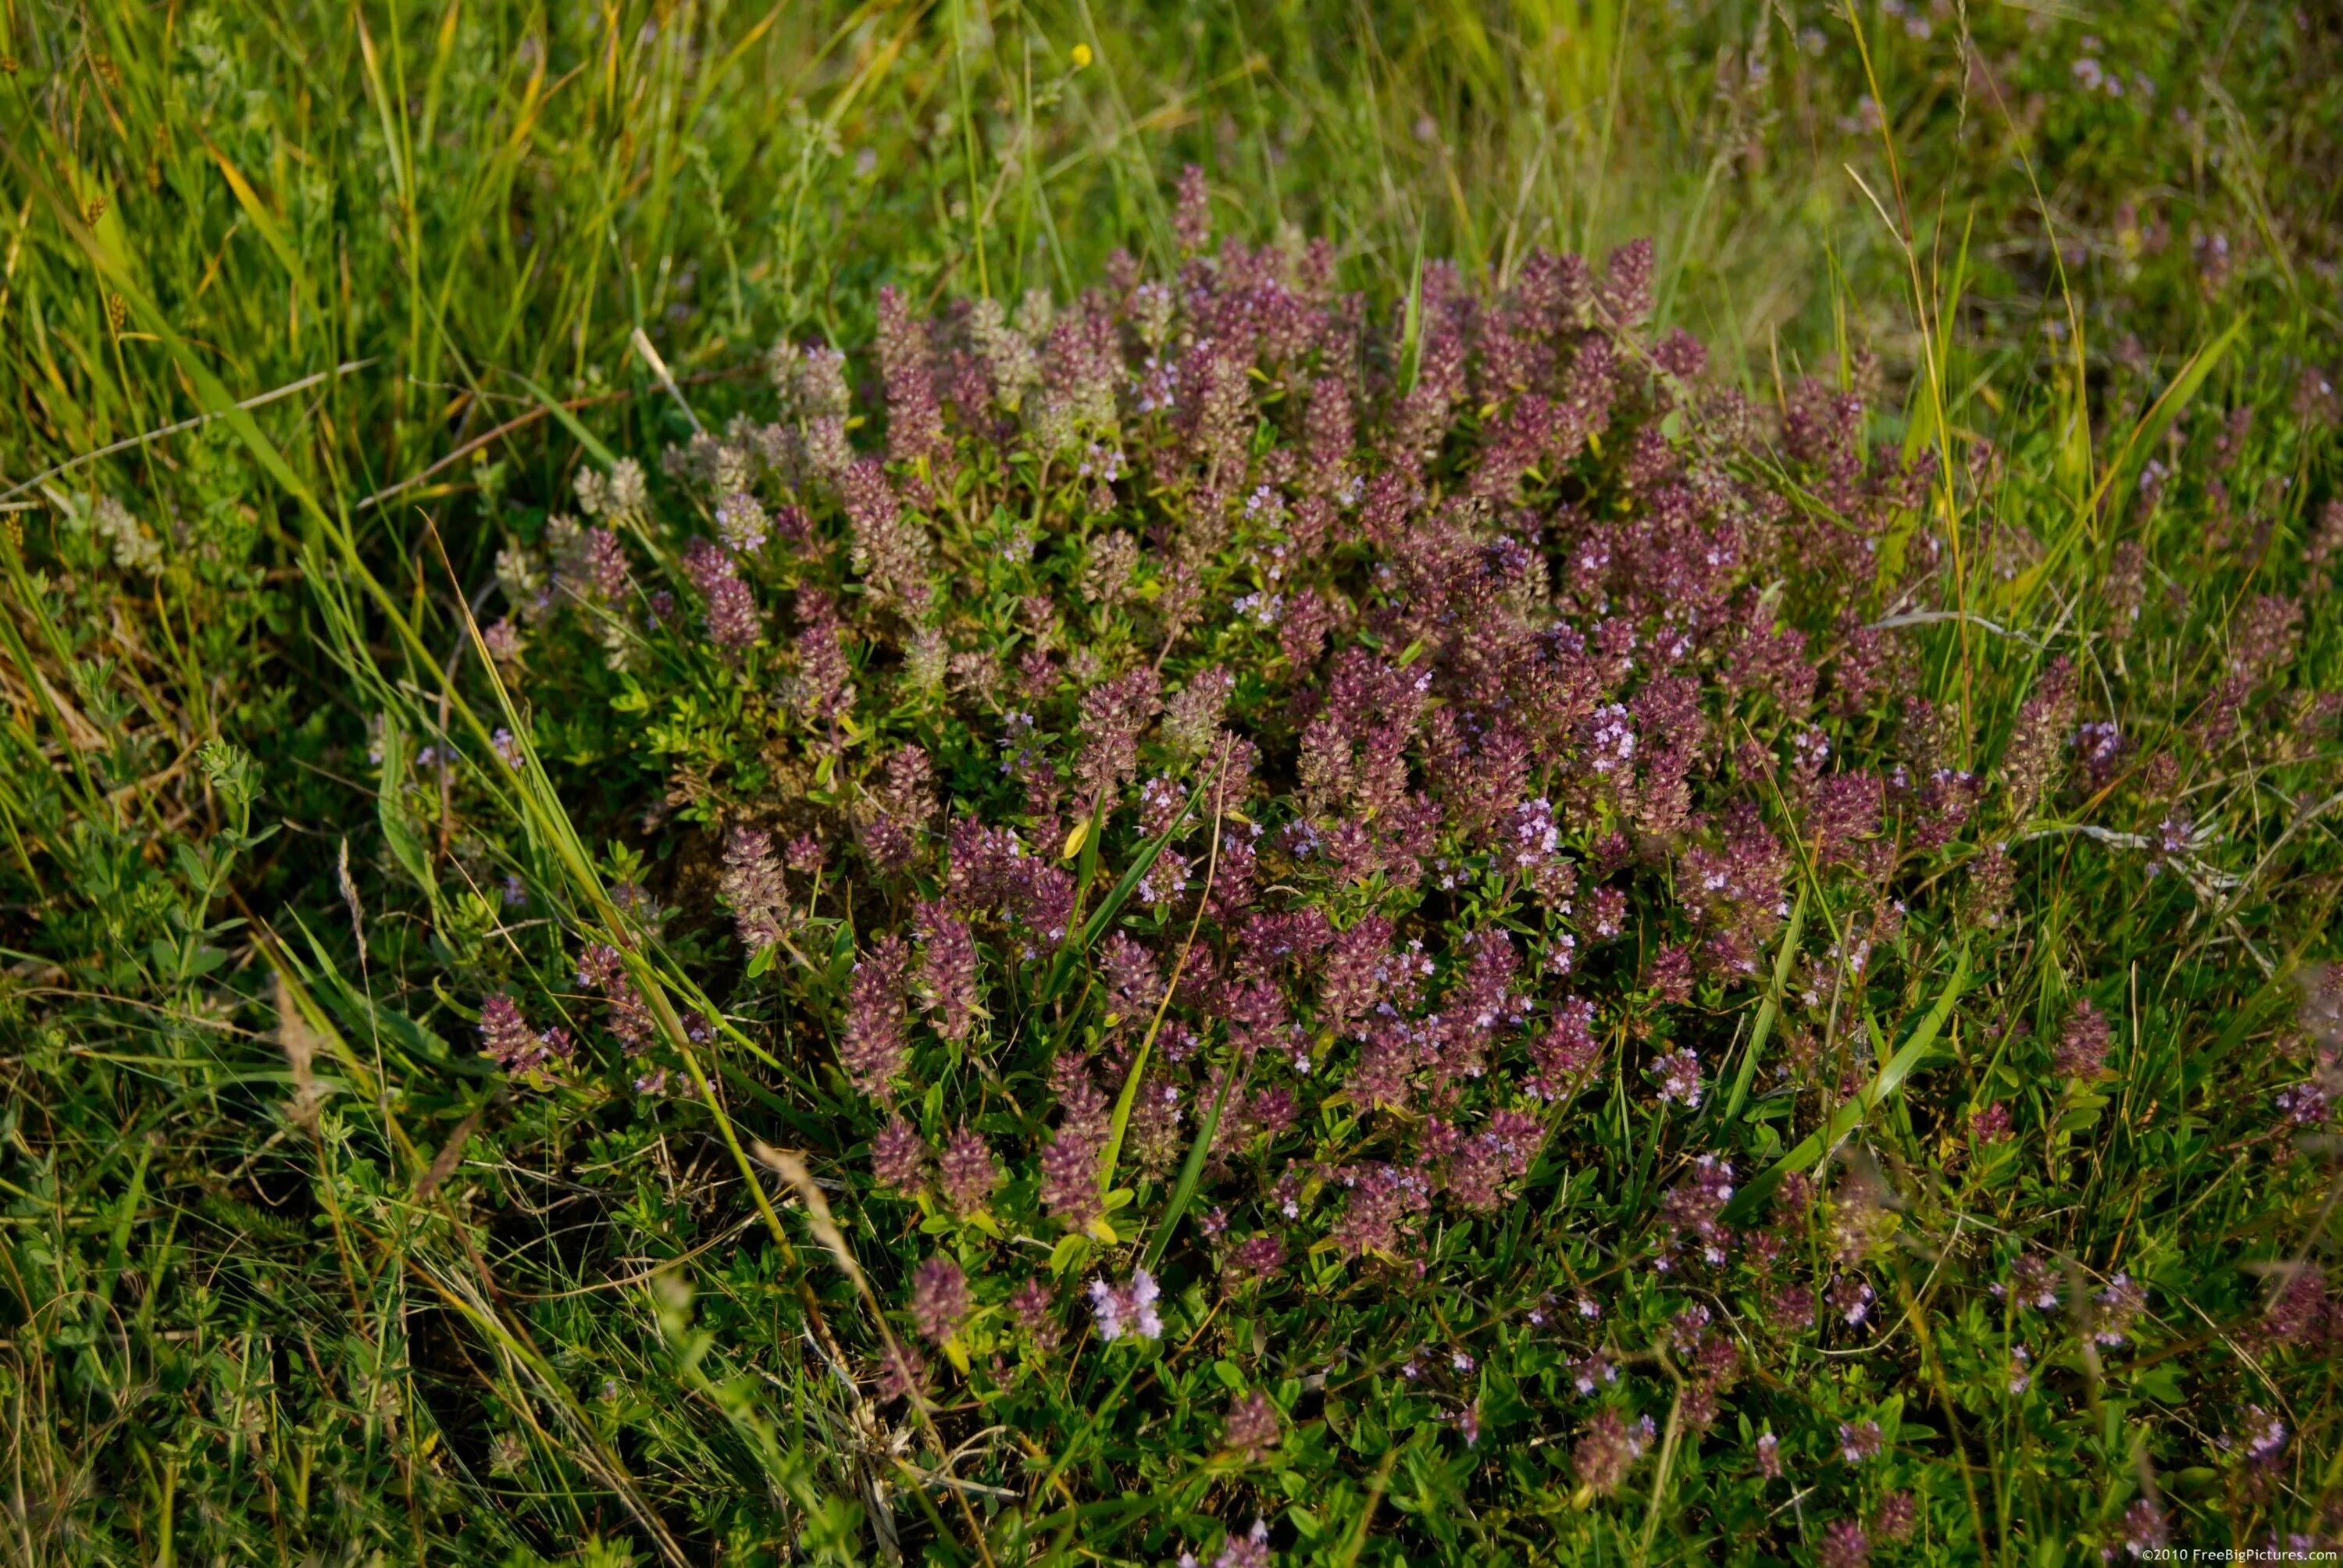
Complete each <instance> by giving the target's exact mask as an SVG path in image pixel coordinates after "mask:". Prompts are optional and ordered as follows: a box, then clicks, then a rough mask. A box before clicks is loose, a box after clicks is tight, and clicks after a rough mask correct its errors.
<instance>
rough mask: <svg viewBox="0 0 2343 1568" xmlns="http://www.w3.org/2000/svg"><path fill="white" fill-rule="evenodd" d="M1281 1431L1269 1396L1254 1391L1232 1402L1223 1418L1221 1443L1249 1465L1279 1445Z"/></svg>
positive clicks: (1239, 1396)
mask: <svg viewBox="0 0 2343 1568" xmlns="http://www.w3.org/2000/svg"><path fill="white" fill-rule="evenodd" d="M1282 1430H1283V1429H1282V1425H1281V1423H1280V1422H1279V1421H1278V1417H1277V1407H1276V1406H1275V1405H1273V1404H1272V1403H1271V1402H1270V1401H1269V1395H1267V1394H1266V1393H1263V1392H1260V1391H1259V1390H1255V1391H1254V1392H1252V1393H1246V1394H1239V1395H1238V1396H1237V1397H1236V1398H1235V1399H1233V1400H1232V1401H1230V1402H1229V1412H1228V1413H1227V1414H1226V1415H1224V1416H1222V1418H1221V1442H1222V1446H1223V1447H1226V1448H1229V1449H1232V1450H1233V1451H1234V1452H1237V1453H1239V1454H1241V1455H1242V1456H1243V1458H1244V1459H1245V1460H1246V1461H1248V1462H1254V1463H1258V1462H1260V1460H1261V1459H1262V1456H1263V1455H1264V1454H1266V1453H1267V1452H1269V1451H1270V1450H1271V1449H1272V1448H1275V1447H1276V1446H1277V1445H1278V1442H1280V1440H1281V1438H1282Z"/></svg>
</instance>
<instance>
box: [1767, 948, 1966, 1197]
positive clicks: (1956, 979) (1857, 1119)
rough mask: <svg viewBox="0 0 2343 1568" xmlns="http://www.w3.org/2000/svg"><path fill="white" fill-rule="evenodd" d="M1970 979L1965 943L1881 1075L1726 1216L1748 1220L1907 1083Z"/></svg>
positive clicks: (1835, 1112) (1792, 1151)
mask: <svg viewBox="0 0 2343 1568" xmlns="http://www.w3.org/2000/svg"><path fill="white" fill-rule="evenodd" d="M1968 980H1969V950H1968V949H1967V948H1966V947H1963V948H1962V949H1961V952H1960V958H1959V960H1957V961H1956V963H1955V964H1954V966H1953V978H1952V979H1951V980H1950V981H1948V982H1947V983H1946V986H1945V989H1944V991H1943V992H1942V993H1941V994H1940V995H1939V996H1938V997H1937V998H1936V1005H1935V1006H1934V1007H1932V1008H1930V1009H1929V1010H1928V1015H1927V1016H1926V1018H1924V1019H1922V1020H1920V1025H1919V1027H1918V1028H1917V1029H1915V1030H1913V1031H1912V1035H1911V1038H1910V1039H1908V1040H1906V1041H1905V1042H1904V1045H1903V1047H1902V1048H1901V1049H1900V1050H1897V1051H1896V1054H1895V1055H1894V1056H1892V1057H1890V1058H1888V1059H1887V1060H1886V1062H1885V1065H1883V1066H1882V1067H1881V1068H1880V1070H1879V1076H1877V1077H1876V1078H1875V1079H1873V1080H1872V1081H1870V1082H1869V1083H1868V1084H1866V1085H1865V1086H1864V1088H1863V1090H1862V1091H1861V1092H1860V1093H1858V1094H1856V1095H1855V1098H1853V1099H1852V1100H1849V1101H1847V1102H1846V1103H1845V1104H1844V1105H1842V1106H1840V1107H1839V1108H1838V1109H1837V1110H1836V1111H1833V1112H1831V1114H1830V1118H1829V1120H1828V1121H1825V1122H1824V1123H1823V1124H1822V1125H1821V1126H1820V1127H1817V1128H1815V1130H1814V1131H1812V1132H1810V1133H1808V1134H1807V1135H1806V1137H1805V1141H1803V1142H1801V1143H1800V1144H1799V1145H1798V1146H1797V1147H1796V1148H1795V1149H1793V1150H1791V1151H1789V1152H1788V1153H1787V1154H1785V1155H1784V1156H1782V1158H1781V1159H1780V1160H1778V1161H1775V1163H1774V1164H1773V1166H1772V1167H1771V1168H1769V1169H1768V1170H1766V1171H1765V1173H1764V1174H1762V1175H1760V1176H1759V1177H1757V1179H1756V1180H1755V1181H1751V1182H1750V1183H1749V1184H1748V1185H1747V1186H1745V1187H1744V1188H1742V1189H1741V1191H1739V1192H1737V1193H1735V1195H1734V1199H1733V1201H1732V1202H1730V1203H1728V1204H1726V1205H1725V1223H1727V1224H1729V1225H1739V1224H1745V1223H1746V1222H1747V1221H1748V1219H1749V1216H1750V1215H1752V1214H1754V1213H1755V1212H1756V1211H1757V1210H1758V1209H1759V1208H1760V1207H1761V1206H1762V1205H1763V1204H1764V1203H1765V1200H1766V1199H1768V1198H1770V1197H1772V1196H1773V1194H1774V1189H1775V1188H1776V1187H1778V1186H1780V1185H1781V1184H1782V1178H1783V1177H1785V1176H1786V1175H1788V1174H1789V1173H1790V1172H1791V1171H1804V1170H1805V1169H1806V1168H1807V1167H1808V1166H1811V1165H1815V1164H1818V1163H1820V1162H1821V1161H1822V1160H1823V1158H1824V1156H1825V1155H1827V1154H1828V1153H1829V1152H1830V1151H1832V1150H1834V1149H1835V1148H1837V1147H1838V1144H1839V1141H1841V1140H1842V1139H1844V1138H1845V1137H1846V1136H1847V1134H1849V1133H1851V1132H1853V1131H1855V1129H1856V1128H1857V1127H1859V1126H1861V1125H1862V1124H1863V1121H1864V1119H1865V1117H1867V1116H1868V1115H1870V1114H1871V1112H1872V1111H1874V1110H1875V1109H1876V1108H1878V1107H1879V1106H1881V1105H1884V1104H1885V1103H1886V1102H1887V1101H1888V1100H1889V1099H1890V1098H1891V1097H1893V1096H1894V1095H1895V1093H1896V1091H1898V1090H1900V1089H1902V1088H1903V1087H1904V1081H1905V1080H1906V1079H1907V1078H1909V1077H1911V1076H1912V1073H1913V1071H1914V1070H1916V1069H1917V1068H1918V1067H1919V1065H1920V1064H1921V1062H1922V1061H1923V1060H1926V1057H1927V1056H1928V1053H1929V1052H1930V1051H1932V1050H1935V1049H1936V1037H1937V1036H1938V1035H1939V1034H1941V1033H1943V1032H1944V1028H1945V1024H1946V1021H1947V1020H1950V1019H1951V1018H1952V1016H1953V1006H1954V1004H1955V1003H1956V1002H1957V1001H1959V1000H1960V997H1961V992H1962V990H1964V989H1966V986H1967V985H1968Z"/></svg>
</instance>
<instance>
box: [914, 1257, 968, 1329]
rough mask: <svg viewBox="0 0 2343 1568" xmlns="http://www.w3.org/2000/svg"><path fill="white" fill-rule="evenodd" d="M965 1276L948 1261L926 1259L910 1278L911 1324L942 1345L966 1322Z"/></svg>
mask: <svg viewBox="0 0 2343 1568" xmlns="http://www.w3.org/2000/svg"><path fill="white" fill-rule="evenodd" d="M968 1312H969V1299H968V1276H967V1275H966V1274H964V1273H963V1272H961V1271H960V1265H959V1264H958V1263H955V1262H953V1261H951V1260H950V1258H930V1259H929V1260H928V1261H926V1262H924V1263H921V1264H920V1266H919V1268H918V1270H917V1271H914V1272H913V1274H912V1276H911V1321H912V1322H915V1323H917V1324H918V1325H919V1329H920V1332H921V1333H923V1334H925V1335H926V1336H927V1337H928V1338H929V1339H930V1340H932V1341H934V1342H936V1343H937V1344H942V1343H943V1342H945V1341H946V1340H949V1339H950V1338H951V1337H952V1335H954V1334H956V1333H958V1332H960V1324H961V1323H962V1322H966V1321H967V1319H968Z"/></svg>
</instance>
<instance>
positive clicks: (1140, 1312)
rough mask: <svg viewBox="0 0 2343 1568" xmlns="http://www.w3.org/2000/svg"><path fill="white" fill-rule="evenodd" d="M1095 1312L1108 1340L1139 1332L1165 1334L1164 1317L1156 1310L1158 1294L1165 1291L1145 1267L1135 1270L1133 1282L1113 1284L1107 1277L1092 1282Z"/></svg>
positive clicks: (1144, 1336) (1157, 1337) (1141, 1335)
mask: <svg viewBox="0 0 2343 1568" xmlns="http://www.w3.org/2000/svg"><path fill="white" fill-rule="evenodd" d="M1090 1293H1091V1315H1092V1316H1094V1317H1095V1318H1096V1319H1097V1320H1098V1332H1099V1338H1100V1339H1101V1340H1104V1341H1107V1342H1110V1343H1111V1342H1114V1341H1116V1340H1119V1339H1121V1338H1122V1336H1123V1335H1125V1334H1135V1335H1137V1336H1138V1337H1139V1338H1141V1339H1142V1340H1160V1339H1161V1338H1162V1337H1163V1320H1162V1318H1161V1317H1160V1316H1158V1315H1157V1313H1156V1311H1155V1301H1156V1298H1157V1297H1158V1296H1159V1295H1161V1293H1162V1292H1161V1290H1160V1289H1159V1288H1158V1287H1157V1285H1156V1283H1155V1276H1154V1275H1152V1274H1151V1273H1149V1272H1148V1271H1146V1270H1144V1269H1137V1270H1134V1271H1132V1272H1131V1280H1130V1282H1129V1283H1127V1284H1123V1285H1119V1286H1118V1285H1112V1284H1109V1283H1108V1282H1106V1281H1105V1280H1103V1279H1097V1280H1092V1281H1091V1292H1090Z"/></svg>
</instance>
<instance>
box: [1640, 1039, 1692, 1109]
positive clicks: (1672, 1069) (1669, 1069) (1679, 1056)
mask: <svg viewBox="0 0 2343 1568" xmlns="http://www.w3.org/2000/svg"><path fill="white" fill-rule="evenodd" d="M1651 1070H1652V1071H1653V1072H1654V1073H1656V1074H1657V1075H1658V1076H1659V1080H1660V1098H1661V1099H1662V1100H1673V1101H1677V1102H1678V1103H1680V1104H1682V1105H1683V1106H1684V1108H1685V1109H1686V1110H1691V1109H1693V1108H1694V1107H1696V1106H1698V1105H1699V1104H1700V1058H1699V1057H1698V1056H1697V1055H1695V1054H1694V1052H1693V1050H1692V1048H1691V1047H1690V1046H1686V1047H1684V1049H1683V1050H1673V1051H1670V1052H1668V1053H1667V1054H1666V1055H1664V1056H1663V1057H1661V1058H1659V1059H1658V1060H1655V1061H1654V1062H1653V1063H1652V1067H1651Z"/></svg>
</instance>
